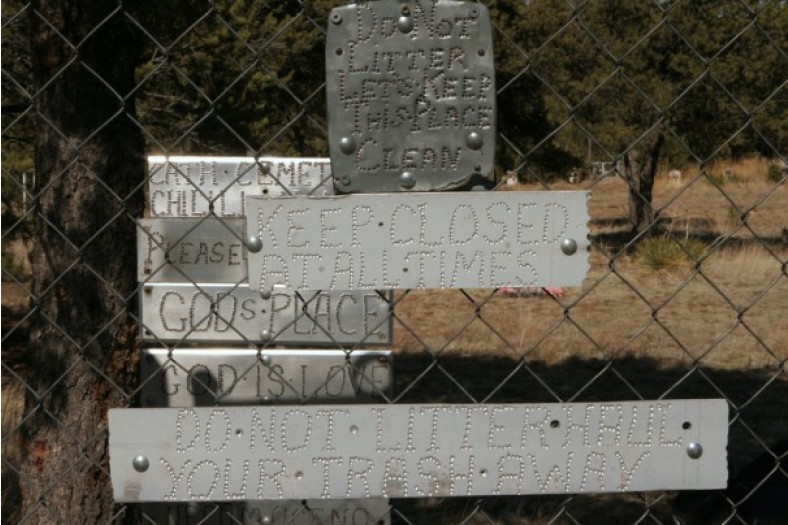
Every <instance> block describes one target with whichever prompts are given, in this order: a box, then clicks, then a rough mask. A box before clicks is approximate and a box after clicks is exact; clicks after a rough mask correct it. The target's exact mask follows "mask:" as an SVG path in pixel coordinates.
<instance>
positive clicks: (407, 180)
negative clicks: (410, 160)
mask: <svg viewBox="0 0 788 525" xmlns="http://www.w3.org/2000/svg"><path fill="white" fill-rule="evenodd" d="M399 185H400V186H402V187H403V188H405V189H406V190H409V189H411V188H412V187H413V186H415V185H416V175H414V174H413V172H410V171H403V172H402V174H401V175H400V176H399Z"/></svg>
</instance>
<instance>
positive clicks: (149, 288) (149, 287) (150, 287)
mask: <svg viewBox="0 0 788 525" xmlns="http://www.w3.org/2000/svg"><path fill="white" fill-rule="evenodd" d="M143 290H144V291H145V293H146V294H150V293H151V292H153V287H152V286H146V287H144V288H143Z"/></svg>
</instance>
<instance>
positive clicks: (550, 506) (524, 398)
mask: <svg viewBox="0 0 788 525" xmlns="http://www.w3.org/2000/svg"><path fill="white" fill-rule="evenodd" d="M721 184H722V186H720V187H717V186H715V185H714V184H712V183H711V182H709V181H708V180H706V179H705V178H704V177H703V175H702V174H699V173H692V172H691V170H688V172H687V173H686V174H685V175H684V177H683V180H681V181H679V182H676V181H669V180H668V177H667V175H666V174H662V175H661V176H660V177H659V179H658V181H657V184H656V186H655V194H654V195H655V196H654V204H655V205H656V207H657V208H658V209H659V215H660V217H662V228H663V230H664V234H665V236H668V237H670V238H673V239H678V241H679V242H681V241H682V240H683V241H688V240H689V239H692V240H694V241H698V242H699V243H700V246H702V251H701V253H700V258H699V259H698V260H693V259H692V258H690V257H689V256H687V257H686V260H685V261H683V262H681V263H680V264H676V265H673V266H671V267H670V268H667V269H660V270H655V269H653V268H652V267H650V266H649V265H647V264H645V263H644V261H643V258H642V257H641V255H640V254H639V252H638V251H637V249H636V248H634V247H632V246H629V245H628V243H627V241H628V236H627V235H626V228H627V225H626V202H627V200H626V192H627V187H626V184H625V183H624V182H623V180H621V179H620V178H615V177H613V178H607V179H603V180H601V181H599V182H597V183H595V184H591V183H581V184H574V185H573V184H569V183H559V184H556V185H555V186H554V187H553V188H551V189H573V190H575V189H581V188H589V189H590V190H591V191H592V196H591V199H590V201H589V210H590V215H591V223H590V233H591V239H592V249H591V254H590V263H591V269H590V271H589V273H588V276H587V279H586V280H585V282H584V284H583V286H582V287H580V288H568V289H565V290H564V291H563V292H564V294H563V296H560V297H553V296H550V295H546V294H544V293H540V294H523V295H519V296H505V295H503V294H502V293H500V292H496V291H491V290H465V291H459V290H451V291H408V292H398V293H396V294H395V302H396V306H395V310H394V312H395V318H394V343H395V345H394V346H395V352H396V354H395V356H396V358H395V382H396V400H398V401H402V402H427V401H430V402H436V401H442V402H472V401H489V402H548V401H549V402H554V401H587V400H602V399H656V398H683V397H688V398H693V397H726V398H727V399H728V400H729V401H730V405H731V410H732V418H731V425H730V437H729V449H728V450H729V464H730V471H731V474H732V476H735V475H736V473H737V472H739V471H741V470H742V469H743V468H744V466H745V465H746V464H747V463H748V462H749V461H750V460H752V459H753V458H754V457H756V456H758V455H759V454H761V453H762V452H763V446H762V443H765V444H771V443H775V442H777V441H779V440H781V439H786V438H788V373H786V371H785V363H786V360H788V343H786V341H788V272H787V271H786V260H787V259H788V239H786V236H787V233H786V232H788V229H787V228H788V206H786V203H788V184H786V181H785V179H784V178H783V181H782V183H781V184H776V183H774V182H769V181H768V180H767V179H766V178H765V177H761V176H758V177H755V176H752V177H745V178H740V179H737V180H725V179H721ZM539 189H544V188H543V187H540V186H537V185H528V186H526V185H519V186H517V187H513V188H512V187H506V188H505V191H511V190H517V191H530V190H539ZM29 304H30V302H29V293H28V292H27V291H26V288H25V286H24V285H18V284H12V283H8V282H4V283H3V286H2V309H3V310H2V317H3V349H2V350H3V369H2V370H3V375H2V387H3V396H2V403H3V410H2V411H3V418H2V423H3V426H2V430H3V455H4V457H14V456H16V454H17V453H18V451H17V450H16V449H15V448H13V447H12V445H13V443H14V441H13V440H12V439H10V438H9V437H8V436H9V434H12V435H13V434H14V433H15V429H16V425H18V422H19V420H20V418H21V417H22V416H23V409H22V400H21V395H22V393H23V384H22V379H23V378H24V374H25V370H24V363H23V357H24V347H25V338H26V330H27V321H25V320H24V319H25V315H26V313H27V310H28V308H29ZM5 471H6V468H5V466H4V477H5ZM5 496H6V494H5V492H4V499H5ZM673 496H674V495H673V494H671V493H646V494H630V495H625V496H567V497H538V498H537V497H535V498H485V499H484V500H469V499H466V498H457V499H452V500H420V501H409V502H402V503H400V502H397V504H396V505H395V508H396V509H397V510H398V512H400V513H401V515H402V516H405V517H407V520H409V521H412V522H413V523H424V522H427V521H434V522H436V523H456V522H458V521H460V520H462V519H465V518H468V516H469V515H470V516H471V518H469V519H468V523H490V522H492V523H513V524H521V523H523V524H524V523H546V522H548V521H550V520H551V519H552V518H554V517H555V518H556V520H555V521H551V522H554V523H572V522H573V521H574V522H579V523H626V522H635V521H637V520H639V519H641V518H642V517H643V516H648V515H650V516H651V518H652V521H653V519H656V520H658V521H661V522H662V523H665V522H670V516H669V515H670V511H671V505H672V502H673ZM393 521H394V522H398V521H399V518H398V517H396V516H395V519H394V520H393Z"/></svg>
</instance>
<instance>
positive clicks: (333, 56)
mask: <svg viewBox="0 0 788 525" xmlns="http://www.w3.org/2000/svg"><path fill="white" fill-rule="evenodd" d="M326 96H327V108H328V126H329V146H330V155H331V164H332V168H333V175H334V180H335V183H336V188H337V191H338V192H342V193H368V192H388V191H406V190H413V191H441V190H450V189H454V188H457V187H460V186H462V185H463V184H464V183H466V182H467V181H468V180H469V179H470V177H471V176H472V175H473V174H482V175H484V176H487V175H489V174H490V173H491V172H492V169H493V162H494V153H495V134H496V132H495V128H496V115H495V71H494V65H493V46H492V31H491V24H490V15H489V11H488V10H487V8H486V7H485V6H484V5H482V4H480V3H476V2H458V1H454V0H414V1H409V2H403V1H401V0H379V1H376V2H368V3H365V4H354V5H348V6H343V7H337V8H335V9H334V10H333V11H332V12H331V15H330V17H329V23H328V30H327V35H326Z"/></svg>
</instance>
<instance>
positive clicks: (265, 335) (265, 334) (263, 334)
mask: <svg viewBox="0 0 788 525" xmlns="http://www.w3.org/2000/svg"><path fill="white" fill-rule="evenodd" d="M260 339H262V340H263V342H264V343H267V342H268V341H270V340H271V330H267V329H263V330H260ZM266 357H268V356H265V357H263V364H265V358H266ZM268 360H269V361H270V360H271V358H270V357H268Z"/></svg>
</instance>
